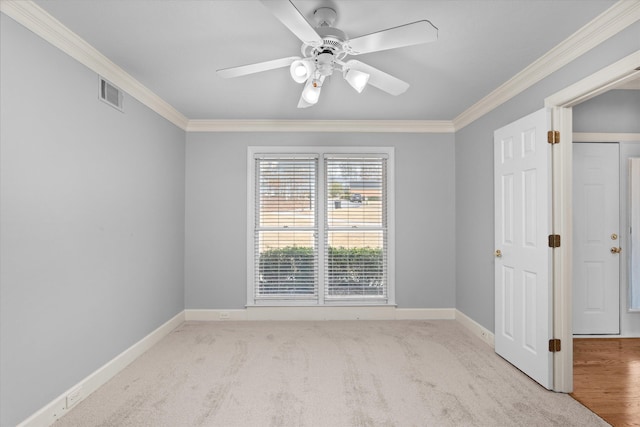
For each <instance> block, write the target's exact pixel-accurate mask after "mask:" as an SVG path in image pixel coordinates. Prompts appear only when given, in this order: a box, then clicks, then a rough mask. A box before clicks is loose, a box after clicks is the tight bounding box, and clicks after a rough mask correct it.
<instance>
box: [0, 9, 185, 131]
mask: <svg viewBox="0 0 640 427" xmlns="http://www.w3.org/2000/svg"><path fill="white" fill-rule="evenodd" d="M0 12H2V13H4V14H5V15H7V16H9V17H10V18H12V19H13V20H15V21H16V22H18V23H19V24H21V25H23V26H24V27H26V28H27V29H29V30H31V31H32V32H34V33H35V34H37V35H38V36H40V37H42V38H43V39H44V40H46V41H47V42H49V43H51V44H52V45H54V46H55V47H57V48H58V49H60V50H61V51H63V52H64V53H66V54H67V55H69V56H71V57H72V58H74V59H75V60H76V61H78V62H80V63H81V64H83V65H85V66H86V67H88V68H89V69H90V70H93V71H95V72H96V73H98V74H99V75H101V76H102V77H104V78H105V79H107V80H109V81H110V82H111V83H113V84H114V85H116V86H118V87H119V88H120V89H122V90H123V91H125V92H126V93H127V94H129V95H130V96H132V97H134V98H135V99H137V100H138V101H140V102H141V103H143V104H144V105H146V106H147V107H149V108H151V109H152V110H153V111H155V112H156V113H158V114H159V115H161V116H162V117H164V118H165V119H167V120H169V121H170V122H171V123H173V124H174V125H176V126H178V127H179V128H181V129H183V130H184V129H186V127H187V123H188V119H187V118H186V117H185V116H184V115H183V114H182V113H180V112H179V111H178V110H176V109H175V108H173V107H172V106H171V105H170V104H169V103H167V102H166V101H164V100H163V99H162V98H160V97H159V96H158V95H156V94H155V93H153V92H152V91H151V90H150V89H148V88H147V87H146V86H144V85H143V84H142V83H140V82H139V81H137V80H136V79H135V78H133V77H132V76H131V75H129V74H128V73H127V72H125V71H124V70H123V69H122V68H120V67H119V66H117V65H116V64H115V63H113V62H112V61H111V60H109V58H107V57H106V56H104V55H103V54H101V53H100V52H99V51H98V50H97V49H95V48H94V47H93V46H91V45H90V44H89V43H87V42H86V41H84V40H83V39H82V38H80V37H79V36H78V35H77V34H76V33H74V32H72V31H71V30H69V29H68V28H67V27H65V26H64V25H63V24H62V23H61V22H60V21H58V20H57V19H55V18H54V17H52V16H51V15H49V14H48V13H47V12H46V11H45V10H44V9H42V8H41V7H40V6H38V5H37V4H35V3H34V2H32V1H30V0H29V1H25V0H2V1H0Z"/></svg>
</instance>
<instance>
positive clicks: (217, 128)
mask: <svg viewBox="0 0 640 427" xmlns="http://www.w3.org/2000/svg"><path fill="white" fill-rule="evenodd" d="M186 130H187V132H373V133H378V132H392V133H453V132H455V129H454V127H453V122H451V121H449V120H189V123H188V124H187V128H186Z"/></svg>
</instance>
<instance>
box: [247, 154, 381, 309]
mask: <svg viewBox="0 0 640 427" xmlns="http://www.w3.org/2000/svg"><path fill="white" fill-rule="evenodd" d="M387 150H388V149H387ZM250 161H251V162H252V165H251V169H250V170H252V171H253V176H252V177H251V179H252V182H253V188H252V191H250V193H251V194H250V199H251V200H250V201H249V205H250V208H251V209H252V212H251V214H252V217H253V218H252V223H253V241H252V242H251V245H252V247H251V250H250V252H251V255H250V264H252V270H253V271H252V274H250V282H251V283H250V286H249V292H250V293H249V295H250V296H249V298H248V299H249V301H248V303H249V304H250V305H251V304H261V303H262V304H273V303H277V302H278V301H280V302H282V303H283V304H292V303H302V304H331V303H337V304H340V303H342V304H349V303H371V304H386V303H389V302H390V301H391V300H392V298H390V294H389V290H390V286H389V284H390V280H389V277H390V275H389V271H390V268H389V267H390V266H389V217H390V215H389V209H388V207H389V200H390V197H389V190H388V188H389V185H388V183H389V167H388V163H389V155H388V154H387V153H386V152H382V153H373V154H370V153H367V154H364V153H331V152H323V151H322V150H318V151H317V152H314V153H293V154H290V153H284V152H283V153H272V152H268V153H259V152H256V153H254V154H253V155H252V156H251V159H250ZM391 297H392V295H391Z"/></svg>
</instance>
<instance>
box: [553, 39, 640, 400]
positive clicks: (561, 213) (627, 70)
mask: <svg viewBox="0 0 640 427" xmlns="http://www.w3.org/2000/svg"><path fill="white" fill-rule="evenodd" d="M639 63H640V51H636V52H634V53H632V54H630V55H628V56H626V57H624V58H622V59H621V60H619V61H617V62H615V63H613V64H611V65H609V66H608V67H605V68H603V69H602V70H600V71H598V72H596V73H594V74H592V75H590V76H588V77H586V78H584V79H582V80H580V81H578V82H577V83H575V84H573V85H571V86H569V87H567V88H565V89H563V90H561V91H559V92H557V93H555V94H554V95H551V96H550V97H548V98H546V99H545V106H546V107H548V108H551V109H552V122H553V129H554V130H556V131H558V132H560V135H565V137H564V139H563V140H564V141H565V142H569V143H564V144H563V143H560V144H554V147H553V149H552V156H553V166H552V169H553V172H552V173H553V177H554V179H553V209H552V210H553V232H554V233H555V234H560V235H561V236H562V238H563V241H564V242H565V243H564V244H563V245H561V246H560V247H558V248H556V250H554V254H553V283H554V286H553V336H554V338H555V339H559V340H560V341H561V342H563V343H565V345H563V346H562V351H558V352H555V353H553V370H554V375H553V378H554V387H553V389H554V390H555V391H559V392H565V393H570V392H571V391H573V348H572V345H570V343H571V342H572V340H573V328H572V320H573V310H572V308H573V307H572V305H573V295H572V293H573V289H572V288H573V244H572V241H573V203H572V198H573V177H572V170H573V147H572V145H573V144H571V142H572V139H573V138H572V135H573V120H572V118H573V111H572V107H573V106H575V105H577V104H579V103H581V102H583V101H586V100H588V99H590V98H592V97H595V96H597V95H599V94H601V93H604V92H606V91H608V90H609V89H611V88H613V87H615V86H618V85H620V84H623V83H626V82H629V81H631V80H634V79H636V78H638V77H639V76H640V70H638V64H639ZM561 138H562V137H561ZM567 344H569V345H567Z"/></svg>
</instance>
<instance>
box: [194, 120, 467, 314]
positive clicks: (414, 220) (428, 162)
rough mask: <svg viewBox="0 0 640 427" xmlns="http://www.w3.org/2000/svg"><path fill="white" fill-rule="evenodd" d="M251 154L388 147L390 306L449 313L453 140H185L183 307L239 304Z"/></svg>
mask: <svg viewBox="0 0 640 427" xmlns="http://www.w3.org/2000/svg"><path fill="white" fill-rule="evenodd" d="M250 145H320V146H323V145H324V146H327V145H349V146H367V145H371V146H393V147H395V160H396V163H395V166H396V188H395V190H396V193H395V195H396V278H395V280H396V302H397V304H398V307H401V308H451V307H455V262H456V261H455V246H454V243H455V242H454V235H455V223H454V220H455V204H454V202H455V194H454V191H455V181H454V179H455V172H454V170H455V168H454V143H453V134H429V135H424V134H422V135H418V134H356V133H335V134H334V133H330V134H327V133H259V134H256V133H189V134H188V135H187V168H186V169H187V178H186V245H185V249H186V258H185V303H186V308H188V309H199V308H210V309H215V308H228V309H231V308H243V307H244V305H245V304H246V301H247V298H246V282H247V280H246V257H247V248H246V228H247V225H246V221H247V170H246V169H247V166H246V165H247V147H248V146H250Z"/></svg>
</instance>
